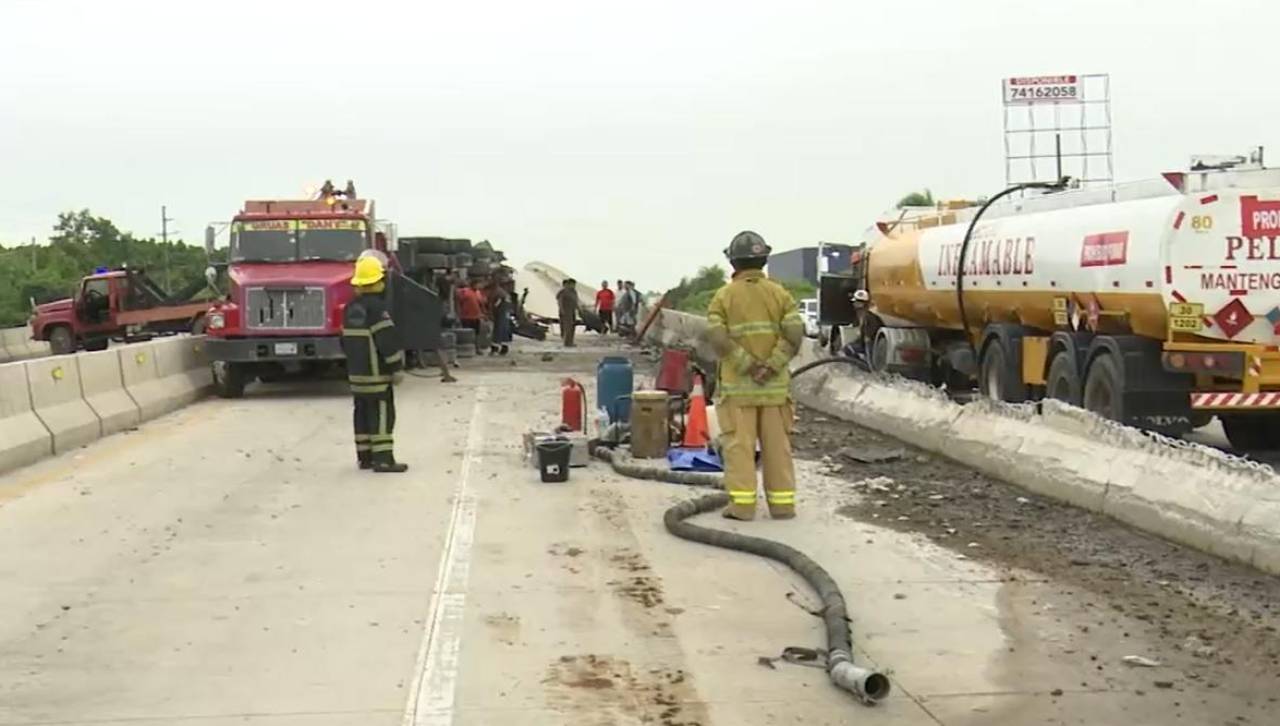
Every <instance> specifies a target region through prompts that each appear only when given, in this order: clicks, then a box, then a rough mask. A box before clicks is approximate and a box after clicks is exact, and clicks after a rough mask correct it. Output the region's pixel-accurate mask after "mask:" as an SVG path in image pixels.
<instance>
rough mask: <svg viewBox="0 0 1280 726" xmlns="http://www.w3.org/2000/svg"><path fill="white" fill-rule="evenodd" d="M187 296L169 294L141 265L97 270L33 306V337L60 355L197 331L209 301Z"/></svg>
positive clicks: (201, 324) (193, 291) (195, 291)
mask: <svg viewBox="0 0 1280 726" xmlns="http://www.w3.org/2000/svg"><path fill="white" fill-rule="evenodd" d="M201 289H203V285H202V286H201ZM198 292H199V290H192V291H191V293H192V295H194V294H195V293H198ZM190 297H191V295H182V296H177V297H170V296H169V295H168V294H166V293H165V292H164V291H163V290H161V289H160V287H159V286H158V285H156V284H155V283H154V282H153V281H152V280H151V279H150V278H149V277H147V276H146V274H145V273H144V272H143V271H142V270H140V269H132V268H125V269H120V270H99V271H97V272H95V273H94V274H92V275H89V276H87V277H85V278H84V279H83V280H81V281H80V286H79V287H78V288H77V289H76V293H75V296H74V297H71V298H67V299H64V300H55V301H53V302H50V303H45V304H43V305H37V306H36V308H35V312H34V313H33V314H32V316H31V330H32V337H34V338H35V339H36V340H47V341H49V348H50V350H51V351H52V352H53V354H54V355H65V354H67V353H74V352H76V351H77V350H80V349H81V348H83V349H85V350H103V349H104V348H106V347H107V345H108V344H109V341H111V340H113V339H114V340H118V341H123V342H130V343H132V342H137V341H140V340H149V339H150V338H152V337H154V336H156V335H170V334H174V333H188V332H193V331H194V332H200V330H201V329H202V328H203V324H204V316H205V313H206V312H207V311H208V309H209V301H208V300H203V301H191V300H190V299H189V298H190Z"/></svg>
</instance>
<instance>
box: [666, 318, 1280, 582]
mask: <svg viewBox="0 0 1280 726" xmlns="http://www.w3.org/2000/svg"><path fill="white" fill-rule="evenodd" d="M689 318H696V316H690V315H686V314H684V313H677V312H672V311H663V313H662V315H661V316H660V320H659V321H655V325H654V328H653V329H651V330H650V332H649V333H648V334H647V335H646V338H647V339H648V340H649V341H650V342H655V343H660V344H662V345H665V346H673V345H675V346H684V347H691V346H701V345H702V344H704V343H705V333H704V331H705V325H706V323H705V321H702V322H701V326H700V325H699V322H698V320H700V319H695V320H690V319H689ZM818 355H820V351H818V350H816V347H815V346H812V345H807V346H805V350H804V351H803V353H802V355H801V357H799V358H797V360H796V361H795V362H794V363H793V365H799V364H800V363H802V362H804V361H805V360H813V359H815V358H816V357H818ZM792 393H793V395H794V396H795V397H796V398H797V399H798V400H799V401H800V402H802V403H804V404H805V405H806V406H809V407H811V408H814V409H817V410H819V411H822V412H824V413H827V414H829V415H832V416H837V417H839V418H843V419H845V420H849V421H853V422H855V423H858V424H860V425H863V426H866V427H868V428H872V429H875V430H877V431H881V432H884V433H886V434H888V435H890V436H893V437H895V438H898V439H900V440H902V441H905V442H907V443H909V444H913V445H915V446H918V447H920V448H922V449H925V450H928V451H932V452H934V453H938V454H941V455H943V456H946V457H948V458H951V459H954V460H956V461H958V462H961V463H963V464H966V465H968V466H970V467H972V468H974V469H976V470H978V471H980V472H982V473H984V474H986V475H988V476H992V477H995V478H998V479H1001V480H1003V481H1007V482H1009V483H1011V484H1016V485H1018V486H1021V487H1023V488H1026V489H1029V490H1031V491H1034V492H1036V493H1038V494H1042V495H1044V496H1048V497H1053V498H1055V499H1059V500H1062V501H1065V502H1068V503H1071V504H1074V505H1076V506H1079V507H1082V508H1084V509H1089V510H1091V511H1095V512H1101V513H1103V514H1106V515H1108V516H1111V517H1113V518H1115V519H1118V520H1120V521H1123V522H1125V523H1127V524H1130V525H1132V526H1134V527H1136V528H1138V529H1141V530H1144V531H1146V532H1150V533H1152V534H1155V535H1158V536H1160V537H1164V538H1166V539H1169V540H1172V541H1175V542H1179V543H1182V544H1185V545H1188V546H1190V547H1194V548H1196V549H1200V550H1203V551H1205V552H1210V553H1213V554H1216V555H1219V556H1222V557H1227V558H1230V559H1234V560H1237V561H1240V562H1245V563H1247V564H1251V565H1253V566H1254V567H1257V568H1258V569H1260V570H1263V571H1265V572H1269V573H1272V574H1280V476H1277V475H1276V473H1275V472H1274V471H1272V469H1271V468H1270V467H1268V466H1264V465H1259V464H1257V463H1255V462H1250V461H1246V460H1243V459H1239V458H1237V457H1234V456H1231V455H1229V454H1226V453H1223V452H1221V451H1218V450H1216V449H1212V448H1209V447H1205V446H1200V445H1198V444H1190V443H1187V442H1183V441H1174V440H1170V439H1167V438H1164V437H1160V436H1154V435H1151V434H1147V433H1144V432H1141V431H1138V430H1136V429H1132V428H1128V427H1126V426H1122V425H1120V424H1117V423H1115V422H1112V421H1107V420H1105V419H1102V418H1100V417H1098V416H1095V415H1094V414H1092V413H1089V412H1087V411H1083V410H1081V409H1078V408H1075V407H1073V406H1070V405H1067V404H1064V403H1062V402H1059V401H1053V400H1048V401H1042V402H1040V403H1039V404H1023V405H1016V406H1015V405H1010V404H1004V403H997V402H994V401H986V400H980V401H975V402H973V403H970V404H967V405H963V406H962V405H960V404H957V403H955V402H953V401H951V400H950V399H948V398H947V397H946V396H945V395H944V394H943V393H942V392H940V391H938V390H936V389H934V388H931V387H928V386H925V385H923V384H920V383H916V382H913V381H907V380H904V379H901V378H891V377H886V376H880V375H872V374H865V373H860V372H853V371H851V370H850V369H849V367H848V366H827V367H824V368H818V369H816V370H813V371H811V372H809V373H806V374H805V375H803V376H801V377H799V378H797V379H796V380H795V381H794V382H793V384H792Z"/></svg>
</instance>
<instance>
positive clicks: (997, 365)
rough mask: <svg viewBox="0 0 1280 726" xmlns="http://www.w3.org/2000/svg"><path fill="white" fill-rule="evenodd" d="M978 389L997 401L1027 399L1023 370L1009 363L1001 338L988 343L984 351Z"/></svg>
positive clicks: (1012, 401) (1011, 401) (1017, 401)
mask: <svg viewBox="0 0 1280 726" xmlns="http://www.w3.org/2000/svg"><path fill="white" fill-rule="evenodd" d="M978 390H979V391H981V392H982V395H983V396H986V397H987V398H990V399H992V400H995V401H1008V402H1009V403H1022V402H1023V401H1025V400H1027V391H1026V386H1024V385H1022V375H1021V371H1015V370H1013V369H1012V368H1011V367H1010V365H1009V354H1008V353H1007V352H1006V351H1005V349H1004V344H1003V343H1001V342H1000V340H999V338H997V339H995V340H992V341H991V342H990V343H988V344H987V349H986V350H984V351H983V352H982V366H981V369H980V370H979V373H978Z"/></svg>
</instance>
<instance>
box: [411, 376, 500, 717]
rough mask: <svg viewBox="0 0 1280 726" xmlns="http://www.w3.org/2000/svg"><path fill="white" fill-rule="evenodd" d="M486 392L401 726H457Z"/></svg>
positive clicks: (474, 416)
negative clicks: (474, 473)
mask: <svg viewBox="0 0 1280 726" xmlns="http://www.w3.org/2000/svg"><path fill="white" fill-rule="evenodd" d="M484 393H485V389H484V388H478V389H477V390H476V401H475V405H474V406H473V407H472V409H471V428H470V430H469V431H468V433H467V448H466V450H465V451H464V452H463V455H462V468H461V471H460V472H459V474H458V483H457V484H456V485H455V486H454V492H453V512H452V513H451V515H450V517H449V528H448V530H447V531H446V533H445V541H444V551H443V552H441V553H440V565H439V575H437V577H436V586H435V589H434V590H433V591H432V595H431V605H430V607H429V608H428V609H427V615H428V618H427V621H426V623H425V625H424V629H423V631H422V645H421V646H420V647H419V648H418V660H417V662H416V663H415V664H414V667H413V674H414V675H413V684H412V685H411V686H410V688H409V702H408V703H407V704H406V705H405V709H404V718H402V719H401V721H400V723H401V724H402V726H450V724H452V723H453V699H454V690H455V688H456V686H457V683H458V656H459V652H460V651H461V649H462V619H463V615H464V613H465V611H466V605H467V579H468V577H469V575H470V573H471V544H472V542H473V541H474V540H475V530H476V500H475V497H474V496H472V495H471V493H470V492H469V491H468V482H469V480H470V478H471V470H472V467H473V466H474V465H475V464H477V463H479V462H480V454H479V451H480V444H481V435H482V433H483V431H484V423H483V419H482V403H483V402H484Z"/></svg>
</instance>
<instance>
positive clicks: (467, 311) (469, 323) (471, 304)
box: [455, 281, 484, 346]
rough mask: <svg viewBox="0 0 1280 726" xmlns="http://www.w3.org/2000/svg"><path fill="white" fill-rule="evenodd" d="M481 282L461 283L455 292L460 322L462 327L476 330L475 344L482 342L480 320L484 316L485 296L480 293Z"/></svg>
mask: <svg viewBox="0 0 1280 726" xmlns="http://www.w3.org/2000/svg"><path fill="white" fill-rule="evenodd" d="M479 287H480V283H479V282H478V281H477V282H475V283H473V284H472V285H460V286H459V287H458V291H457V292H456V293H455V296H456V298H455V300H456V302H457V307H458V322H459V323H461V324H462V327H464V328H468V329H470V330H474V331H475V334H476V336H475V337H476V340H475V344H476V345H477V346H478V345H479V344H480V320H481V318H483V317H484V298H482V297H481V294H480V290H479Z"/></svg>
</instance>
